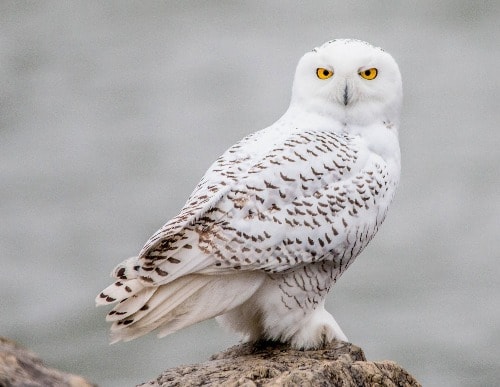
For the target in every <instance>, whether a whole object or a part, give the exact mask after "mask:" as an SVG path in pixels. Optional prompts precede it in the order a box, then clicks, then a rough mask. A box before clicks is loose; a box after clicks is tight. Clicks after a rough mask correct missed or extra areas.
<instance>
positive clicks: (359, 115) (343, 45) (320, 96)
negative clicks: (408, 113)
mask: <svg viewBox="0 0 500 387" xmlns="http://www.w3.org/2000/svg"><path fill="white" fill-rule="evenodd" d="M401 100H402V86H401V75H400V72H399V68H398V65H397V64H396V62H395V61H394V59H393V58H392V56H390V55H389V54H388V53H386V52H385V51H383V50H382V49H380V48H376V47H373V46H371V45H369V44H368V43H365V42H361V41H358V40H344V39H341V40H334V41H332V42H328V43H325V44H324V45H322V46H321V47H319V48H316V49H314V50H313V51H311V52H309V53H307V54H306V55H304V56H303V57H302V59H301V60H300V61H299V64H298V66H297V71H296V74H295V80H294V85H293V94H292V105H293V104H294V103H296V104H297V105H299V106H302V107H304V109H306V110H309V111H310V112H313V113H318V114H320V115H323V116H331V117H333V118H335V119H337V120H341V121H344V122H347V123H349V122H350V123H360V124H361V123H362V124H367V123H370V121H373V120H380V119H382V120H393V121H394V120H397V119H398V117H399V110H400V107H401Z"/></svg>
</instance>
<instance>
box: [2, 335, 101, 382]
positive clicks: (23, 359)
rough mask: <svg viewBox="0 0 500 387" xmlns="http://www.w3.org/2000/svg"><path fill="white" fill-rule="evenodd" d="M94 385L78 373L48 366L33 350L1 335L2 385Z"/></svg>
mask: <svg viewBox="0 0 500 387" xmlns="http://www.w3.org/2000/svg"><path fill="white" fill-rule="evenodd" d="M18 386H19V387H21V386H22V387H51V386H53V387H56V386H57V387H93V386H95V385H94V384H92V383H89V382H87V381H86V380H85V379H84V378H82V377H81V376H77V375H72V374H68V373H65V372H62V371H58V370H56V369H53V368H47V367H46V366H45V365H44V364H43V362H42V360H40V358H39V357H38V356H36V355H35V354H34V353H33V352H31V351H29V350H27V349H26V348H24V347H21V346H20V345H19V344H17V343H15V342H14V341H12V340H9V339H5V338H3V337H0V387H18Z"/></svg>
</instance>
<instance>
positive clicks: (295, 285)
mask: <svg viewBox="0 0 500 387" xmlns="http://www.w3.org/2000/svg"><path fill="white" fill-rule="evenodd" d="M401 103H402V83H401V75H400V72H399V69H398V65H397V64H396V62H395V61H394V59H393V58H392V56H391V55H389V54H388V53H387V52H385V51H384V50H382V49H381V48H378V47H374V46H372V45H370V44H368V43H366V42H362V41H359V40H354V39H336V40H332V41H329V42H327V43H325V44H323V45H322V46H320V47H317V48H315V49H313V50H312V51H310V52H308V53H306V54H305V55H304V56H303V57H302V58H301V59H300V61H299V63H298V65H297V69H296V73H295V78H294V82H293V87H292V97H291V102H290V106H289V108H288V109H287V110H286V112H285V113H284V115H283V116H282V117H281V118H280V119H278V120H277V121H276V122H275V123H274V124H272V125H271V126H269V127H267V128H265V129H263V130H260V131H258V132H255V133H253V134H250V135H249V136H247V137H245V138H243V139H242V140H241V141H240V142H238V143H237V144H235V145H233V146H232V147H231V148H229V149H228V150H227V151H226V152H225V153H224V154H223V155H222V156H220V157H219V158H218V159H217V160H216V161H215V162H214V163H213V164H212V166H211V167H210V168H209V169H208V171H207V172H206V174H205V175H204V177H203V178H202V179H201V181H200V183H199V184H198V185H197V186H196V188H195V189H194V191H193V193H192V194H191V196H190V197H189V198H188V200H187V202H186V204H185V205H184V207H183V208H182V209H181V211H180V213H179V214H178V215H177V216H176V217H174V218H173V219H171V220H170V221H168V222H167V223H166V224H165V225H164V226H163V227H162V228H160V229H159V230H158V231H157V232H156V233H155V234H154V235H153V236H152V237H151V238H150V239H149V240H148V241H147V243H146V244H145V246H144V247H143V248H142V250H141V251H140V252H139V254H138V256H136V257H132V258H129V259H127V260H125V261H123V262H122V263H120V264H119V265H118V266H117V267H116V268H115V269H114V270H113V272H112V276H113V277H114V278H115V282H114V283H113V284H111V285H110V286H108V287H107V288H106V289H104V290H103V291H102V292H101V293H100V294H99V295H98V296H97V298H96V303H97V305H107V304H113V303H116V305H115V306H114V308H113V309H112V310H111V311H110V312H109V313H108V314H107V317H106V319H107V321H110V322H112V326H111V341H112V342H117V341H120V340H124V341H128V340H132V339H134V338H136V337H139V336H141V335H144V334H146V333H148V332H151V331H156V332H157V333H158V336H160V337H163V336H166V335H168V334H171V333H173V332H175V331H177V330H179V329H181V328H184V327H187V326H189V325H191V324H194V323H197V322H200V321H202V320H206V319H209V318H212V317H216V318H217V320H218V321H219V322H220V323H221V324H222V325H224V326H226V327H229V328H230V329H232V330H234V331H236V332H238V333H240V334H241V335H242V336H243V338H244V339H245V340H247V341H257V340H270V341H278V342H283V343H288V344H289V345H291V346H292V347H294V348H299V349H311V348H319V347H321V346H323V345H324V344H325V343H327V342H329V341H331V340H333V339H337V340H344V341H347V337H346V336H345V334H344V333H343V332H342V330H341V329H340V327H339V325H338V324H337V323H336V321H335V319H334V318H333V316H332V315H331V314H330V313H329V312H327V311H326V310H325V297H326V295H327V294H328V292H329V290H330V288H331V287H332V285H333V284H335V282H336V281H337V280H338V279H339V278H340V276H341V275H342V273H344V271H345V270H346V269H347V268H348V267H349V266H350V265H351V264H352V262H353V261H354V259H355V258H356V257H357V256H358V255H359V254H360V253H361V252H362V251H363V249H364V248H365V247H366V245H367V244H368V242H369V241H370V240H371V239H372V238H373V237H374V235H375V234H376V232H377V230H378V229H379V227H380V225H381V224H382V222H383V221H384V218H385V217H386V214H387V210H388V208H389V204H390V203H391V201H392V199H393V197H394V193H395V190H396V187H397V185H398V181H399V176H400V150H399V142H398V128H399V116H400V108H401Z"/></svg>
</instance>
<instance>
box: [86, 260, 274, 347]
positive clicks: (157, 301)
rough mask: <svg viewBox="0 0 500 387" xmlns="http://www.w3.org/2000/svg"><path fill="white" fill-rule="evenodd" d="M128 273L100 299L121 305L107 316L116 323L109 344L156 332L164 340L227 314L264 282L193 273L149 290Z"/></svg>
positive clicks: (250, 275)
mask: <svg viewBox="0 0 500 387" xmlns="http://www.w3.org/2000/svg"><path fill="white" fill-rule="evenodd" d="M131 260H132V259H131ZM126 262H127V261H126ZM131 262H133V261H131ZM117 269H119V268H117ZM127 273H128V275H126V274H127ZM130 273H131V272H130V271H129V270H125V271H123V270H122V272H121V274H123V275H122V276H121V277H119V278H120V281H117V282H120V283H121V285H118V286H117V285H116V283H117V282H115V283H114V284H113V285H111V286H109V287H108V288H107V289H105V290H104V291H103V292H102V293H101V294H100V295H99V296H97V298H96V303H97V305H104V304H109V303H114V302H117V301H119V303H118V304H117V305H116V306H115V307H114V308H113V310H111V311H110V312H109V313H108V315H107V317H106V320H107V321H112V322H113V325H112V326H111V343H116V342H118V341H122V340H123V341H129V340H133V339H135V338H137V337H139V336H142V335H144V334H146V333H149V332H151V331H153V330H158V336H159V337H164V336H166V335H169V334H170V333H173V332H175V331H177V330H179V329H181V328H184V327H187V326H189V325H192V324H195V323H197V322H200V321H203V320H206V319H209V318H212V317H215V316H218V315H221V314H224V313H226V312H228V311H229V310H231V309H233V308H235V307H237V306H239V305H241V304H242V303H244V302H245V301H247V300H248V299H249V298H250V297H251V296H252V295H253V294H254V293H255V292H256V291H257V289H258V288H259V287H260V285H261V284H262V282H263V281H264V279H265V275H264V274H263V273H259V272H245V273H234V274H223V275H209V274H189V275H186V276H183V277H180V278H178V279H176V280H174V281H172V282H170V283H167V284H164V285H160V286H147V285H145V284H144V283H143V282H142V281H140V280H139V279H138V278H130V277H132V276H133V275H130ZM132 273H133V271H132Z"/></svg>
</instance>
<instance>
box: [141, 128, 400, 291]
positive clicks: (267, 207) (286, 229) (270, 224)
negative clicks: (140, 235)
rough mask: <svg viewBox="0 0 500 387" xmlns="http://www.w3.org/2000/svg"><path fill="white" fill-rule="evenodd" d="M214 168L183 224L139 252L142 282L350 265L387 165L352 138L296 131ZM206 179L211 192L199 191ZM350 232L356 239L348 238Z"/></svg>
mask: <svg viewBox="0 0 500 387" xmlns="http://www.w3.org/2000/svg"><path fill="white" fill-rule="evenodd" d="M239 154H244V152H241V150H240V151H239ZM222 164H224V165H223V166H222ZM215 165H216V167H212V168H211V170H210V171H209V172H210V173H211V175H210V176H211V177H212V180H206V181H204V182H202V185H201V187H202V188H200V189H197V190H195V193H194V194H193V197H192V199H190V201H188V204H187V207H185V209H184V210H183V211H182V212H181V215H179V216H180V217H181V218H179V219H181V221H179V219H177V218H174V219H177V220H174V221H173V222H174V223H171V222H169V223H167V225H166V227H164V228H163V229H162V230H160V231H159V232H158V233H157V234H156V235H157V236H156V237H153V238H152V240H153V243H152V244H151V243H150V244H149V247H148V244H147V245H146V248H145V249H143V252H142V253H141V255H140V259H139V264H140V269H139V274H140V278H141V279H142V280H143V281H145V282H147V283H150V284H152V285H157V284H164V283H168V282H171V281H172V280H174V279H176V278H179V277H180V276H182V275H186V274H189V273H222V272H226V271H234V270H265V271H269V272H280V271H284V270H289V269H291V268H294V267H296V266H301V265H304V264H307V263H310V262H315V261H318V260H323V259H325V258H332V257H335V259H338V261H339V262H340V263H344V262H347V259H349V262H350V259H351V258H350V257H352V256H356V255H357V254H358V253H359V252H360V251H361V250H362V249H363V248H364V246H365V245H366V244H367V243H368V241H369V240H370V239H371V237H372V236H373V235H374V233H375V232H376V229H377V227H378V225H377V224H376V223H374V224H373V222H371V223H366V222H365V219H379V218H381V216H378V215H377V214H375V216H365V215H366V213H367V212H373V211H375V212H377V211H380V208H379V205H378V202H377V201H378V195H379V191H381V190H383V189H387V182H386V181H385V176H386V175H387V173H386V171H385V167H386V166H385V163H384V160H382V159H381V158H380V157H378V156H376V155H374V154H373V153H371V152H370V151H369V150H368V149H367V147H366V145H365V143H364V141H363V140H361V139H360V138H357V137H351V136H347V135H338V134H335V133H333V132H327V131H306V132H302V133H295V134H292V135H289V136H288V137H287V138H286V139H284V140H283V141H281V142H280V143H278V144H275V146H274V147H272V148H271V150H269V151H267V152H266V154H265V155H264V156H263V157H261V158H260V159H258V160H255V158H251V157H250V158H247V159H245V160H244V161H242V162H239V163H235V164H234V165H233V164H232V163H231V162H228V161H227V159H224V158H221V159H219V160H218V161H217V162H216V164H215ZM216 174H218V175H216ZM223 174H224V175H223ZM213 176H216V177H217V179H219V182H218V185H217V187H219V188H218V190H217V191H215V190H214V194H213V195H211V196H210V195H206V194H205V193H204V192H206V190H207V189H210V188H209V187H213V186H214V185H213ZM200 195H201V196H200ZM200 198H201V199H200ZM391 199H392V197H391ZM200 201H201V203H202V204H201V205H200V204H199V203H200ZM389 201H390V200H389ZM190 203H195V204H194V205H191V204H190ZM182 214H189V215H188V216H186V215H182ZM172 225H173V227H172ZM172 230H175V232H172ZM359 233H362V234H363V235H357V234H359ZM350 234H352V237H351V238H356V240H354V239H353V240H352V241H350V242H346V240H349V238H348V236H349V235H350ZM346 257H347V258H346ZM341 261H342V262H341Z"/></svg>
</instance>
